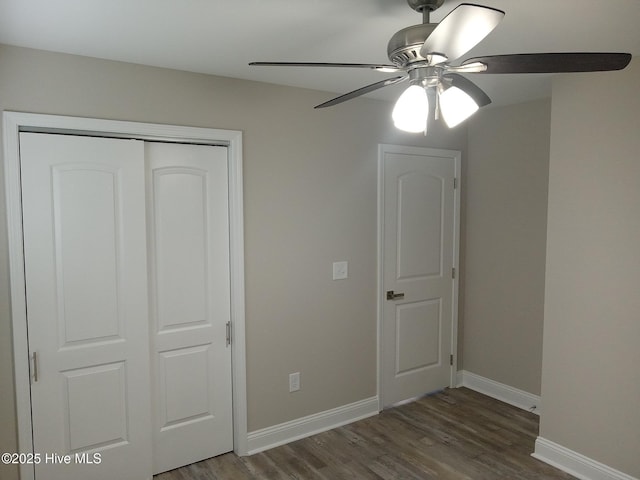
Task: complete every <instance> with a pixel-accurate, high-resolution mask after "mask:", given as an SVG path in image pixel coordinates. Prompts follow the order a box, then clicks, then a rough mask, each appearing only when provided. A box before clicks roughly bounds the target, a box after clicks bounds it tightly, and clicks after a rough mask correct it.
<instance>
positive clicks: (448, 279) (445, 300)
mask: <svg viewBox="0 0 640 480" xmlns="http://www.w3.org/2000/svg"><path fill="white" fill-rule="evenodd" d="M410 150H411V153H401V152H390V151H385V152H383V154H382V158H381V166H380V168H381V170H382V172H381V174H382V176H383V182H382V184H381V186H382V188H383V190H384V191H383V192H382V195H383V206H382V208H383V215H384V217H383V225H384V227H383V228H384V231H383V238H382V241H383V261H382V263H383V265H382V281H383V289H384V291H385V292H386V291H391V290H392V291H394V292H395V293H396V294H397V293H401V294H404V295H403V296H400V297H395V298H393V299H390V300H384V304H383V312H382V315H383V318H382V361H381V365H382V398H383V405H384V406H389V405H393V404H395V403H397V402H400V401H404V400H407V399H411V398H415V397H418V396H421V395H424V394H426V393H429V392H433V391H436V390H440V389H442V388H444V387H446V386H448V385H449V382H450V376H451V367H450V365H449V355H450V353H451V331H452V321H453V305H452V303H453V291H454V281H453V279H452V275H451V274H452V268H453V259H454V185H453V181H454V175H455V169H456V165H455V161H454V158H452V157H450V156H439V155H434V154H430V153H428V152H426V151H425V153H422V151H420V150H418V149H410Z"/></svg>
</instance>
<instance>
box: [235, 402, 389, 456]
mask: <svg viewBox="0 0 640 480" xmlns="http://www.w3.org/2000/svg"><path fill="white" fill-rule="evenodd" d="M378 413H379V410H378V397H377V396H375V397H371V398H367V399H365V400H361V401H359V402H355V403H350V404H348V405H343V406H341V407H337V408H333V409H331V410H326V411H324V412H320V413H316V414H313V415H309V416H307V417H302V418H298V419H296V420H291V421H290V422H285V423H281V424H279V425H274V426H272V427H267V428H263V429H261V430H255V431H253V432H249V434H248V443H249V448H248V454H249V455H253V454H254V453H258V452H262V451H264V450H268V449H270V448H273V447H277V446H280V445H284V444H286V443H289V442H293V441H294V440H300V439H301V438H305V437H309V436H311V435H315V434H316V433H321V432H325V431H327V430H331V429H332V428H336V427H340V426H342V425H346V424H348V423H351V422H355V421H357V420H362V419H363V418H367V417H371V416H373V415H377V414H378Z"/></svg>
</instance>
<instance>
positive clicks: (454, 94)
mask: <svg viewBox="0 0 640 480" xmlns="http://www.w3.org/2000/svg"><path fill="white" fill-rule="evenodd" d="M439 101H440V113H441V114H442V118H443V119H444V121H445V123H446V124H447V126H448V127H449V128H453V127H455V126H457V125H459V124H460V123H462V122H464V121H465V120H466V119H467V118H469V117H470V116H471V115H473V114H474V113H476V112H477V111H478V109H479V108H480V107H479V106H478V104H477V103H476V102H475V100H474V99H473V98H472V97H471V95H469V94H468V93H466V92H464V91H463V90H461V89H459V88H458V87H449V88H447V89H446V90H445V91H444V92H442V93H441V94H440V98H439Z"/></svg>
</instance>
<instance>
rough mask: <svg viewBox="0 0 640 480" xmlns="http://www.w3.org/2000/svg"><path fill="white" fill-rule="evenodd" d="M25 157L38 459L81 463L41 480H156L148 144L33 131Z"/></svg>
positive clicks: (59, 466) (24, 144) (52, 468)
mask: <svg viewBox="0 0 640 480" xmlns="http://www.w3.org/2000/svg"><path fill="white" fill-rule="evenodd" d="M20 160H21V176H22V195H23V228H24V255H25V275H26V297H27V323H28V332H29V351H30V354H31V356H32V364H31V368H32V385H31V399H32V421H33V441H34V452H39V453H41V454H42V455H45V454H46V453H49V454H54V453H55V454H57V455H59V456H63V455H70V461H69V462H68V463H66V462H64V463H59V462H56V463H54V462H52V461H45V459H44V458H43V461H42V462H41V463H40V464H38V465H35V473H36V478H38V479H47V480H56V479H65V480H68V479H86V478H92V479H105V480H106V479H113V478H118V479H121V480H126V479H131V480H134V479H135V480H139V479H143V478H149V477H150V473H151V460H150V459H151V434H150V431H151V427H150V422H151V419H150V413H149V404H150V380H149V369H150V366H149V349H148V345H149V339H148V321H149V320H148V307H147V298H148V294H147V263H146V249H147V247H146V231H145V200H144V195H141V192H143V191H144V185H145V177H144V144H143V143H142V142H139V141H134V140H120V139H106V138H96V137H79V136H71V135H52V134H39V133H22V134H20ZM90 460H91V461H93V463H89V461H90ZM98 461H99V464H98V463H97V462H98Z"/></svg>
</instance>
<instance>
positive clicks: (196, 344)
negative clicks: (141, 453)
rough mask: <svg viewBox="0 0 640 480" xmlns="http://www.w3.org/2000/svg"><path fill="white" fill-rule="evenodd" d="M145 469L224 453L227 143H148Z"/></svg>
mask: <svg viewBox="0 0 640 480" xmlns="http://www.w3.org/2000/svg"><path fill="white" fill-rule="evenodd" d="M146 161H147V170H148V172H147V194H148V197H147V212H148V214H147V218H148V221H149V235H148V238H149V258H150V295H151V297H150V300H151V301H150V305H151V318H152V326H151V331H152V336H151V349H152V369H153V374H152V378H153V379H154V384H153V395H152V398H153V402H154V405H153V412H154V422H153V423H154V427H153V428H154V473H160V472H163V471H166V470H171V469H174V468H177V467H179V466H182V465H186V464H189V463H193V462H196V461H199V460H202V459H205V458H209V457H212V456H215V455H219V454H221V453H225V452H228V451H230V450H232V449H233V426H232V425H233V424H232V403H231V400H232V399H231V347H230V346H229V345H228V344H227V328H228V327H227V323H228V322H229V321H230V279H229V278H230V277H229V207H228V178H227V149H226V147H215V146H205V145H176V144H167V143H148V144H147V145H146Z"/></svg>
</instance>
